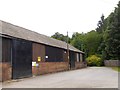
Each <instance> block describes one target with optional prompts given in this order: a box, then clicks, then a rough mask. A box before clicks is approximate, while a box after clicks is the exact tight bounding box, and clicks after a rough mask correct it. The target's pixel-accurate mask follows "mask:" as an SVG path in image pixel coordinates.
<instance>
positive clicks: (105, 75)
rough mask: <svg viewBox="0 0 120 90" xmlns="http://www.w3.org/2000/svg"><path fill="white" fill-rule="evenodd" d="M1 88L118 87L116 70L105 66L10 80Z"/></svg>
mask: <svg viewBox="0 0 120 90" xmlns="http://www.w3.org/2000/svg"><path fill="white" fill-rule="evenodd" d="M2 87H3V88H118V72H116V71H114V70H112V69H111V68H107V67H88V68H85V69H78V70H72V71H66V72H59V73H53V74H46V75H41V76H36V77H31V78H25V79H20V80H15V81H14V80H13V81H12V82H4V83H3V85H2Z"/></svg>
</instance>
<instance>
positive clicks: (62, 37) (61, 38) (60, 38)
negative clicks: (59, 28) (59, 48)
mask: <svg viewBox="0 0 120 90" xmlns="http://www.w3.org/2000/svg"><path fill="white" fill-rule="evenodd" d="M51 37H52V38H55V39H57V40H61V41H64V42H67V39H68V43H70V38H69V37H67V36H64V35H63V34H60V33H59V32H56V33H55V34H54V35H52V36H51Z"/></svg>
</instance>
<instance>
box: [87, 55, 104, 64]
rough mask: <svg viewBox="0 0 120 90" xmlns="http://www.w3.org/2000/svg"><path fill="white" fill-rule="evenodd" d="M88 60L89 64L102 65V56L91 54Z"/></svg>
mask: <svg viewBox="0 0 120 90" xmlns="http://www.w3.org/2000/svg"><path fill="white" fill-rule="evenodd" d="M86 60H87V64H88V65H89V66H101V65H102V60H101V58H100V57H98V56H96V55H91V56H89V57H88V58H87V59H86Z"/></svg>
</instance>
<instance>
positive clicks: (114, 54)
mask: <svg viewBox="0 0 120 90" xmlns="http://www.w3.org/2000/svg"><path fill="white" fill-rule="evenodd" d="M106 52H107V53H108V55H109V59H119V60H120V1H119V3H118V7H117V8H115V11H114V13H111V15H110V17H109V26H108V29H107V31H106Z"/></svg>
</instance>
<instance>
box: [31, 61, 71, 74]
mask: <svg viewBox="0 0 120 90" xmlns="http://www.w3.org/2000/svg"><path fill="white" fill-rule="evenodd" d="M68 69H69V64H68V63H67V62H41V63H39V66H38V67H32V73H33V75H40V74H46V73H52V72H59V71H65V70H68Z"/></svg>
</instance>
